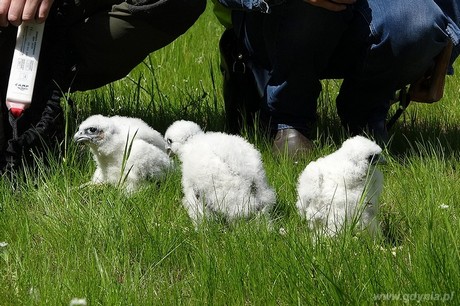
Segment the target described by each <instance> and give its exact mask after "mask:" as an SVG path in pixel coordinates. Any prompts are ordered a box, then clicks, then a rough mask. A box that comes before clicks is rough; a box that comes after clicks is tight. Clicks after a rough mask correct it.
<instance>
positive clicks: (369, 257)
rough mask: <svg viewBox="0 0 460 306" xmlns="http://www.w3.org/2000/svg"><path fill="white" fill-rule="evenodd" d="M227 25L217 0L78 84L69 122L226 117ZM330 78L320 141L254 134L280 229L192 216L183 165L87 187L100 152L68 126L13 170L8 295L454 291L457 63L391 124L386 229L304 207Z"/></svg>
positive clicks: (435, 296) (407, 297) (324, 296)
mask: <svg viewBox="0 0 460 306" xmlns="http://www.w3.org/2000/svg"><path fill="white" fill-rule="evenodd" d="M222 30H223V29H222V28H221V27H220V26H219V24H218V23H217V22H216V20H215V19H214V18H213V16H212V14H211V12H210V10H208V11H207V12H206V14H205V15H204V16H202V18H201V19H200V20H199V22H198V23H197V24H196V26H195V27H193V28H192V29H191V30H190V31H189V32H188V33H187V34H186V35H184V36H183V37H181V38H179V39H178V40H177V41H175V42H174V43H173V44H171V45H170V46H168V47H167V48H165V49H163V50H161V51H159V52H156V53H154V54H152V55H151V56H150V57H149V58H148V59H146V61H145V64H141V65H140V66H139V67H138V68H136V70H135V71H133V72H132V73H131V74H130V75H129V76H128V77H127V78H125V79H123V80H120V81H118V82H115V83H114V84H111V85H108V86H106V87H104V88H101V89H98V90H94V91H90V92H84V93H77V94H73V95H72V99H73V100H74V102H75V107H74V109H73V110H72V113H71V116H69V122H68V124H69V134H72V133H73V131H74V130H75V127H76V125H77V124H78V123H79V122H80V121H81V120H83V119H85V118H86V117H87V116H88V115H90V114H92V113H103V114H106V115H113V114H121V115H130V116H136V117H140V118H143V119H145V120H146V121H147V122H148V123H150V124H152V125H153V126H154V127H155V128H157V129H158V130H160V131H161V132H164V130H165V129H166V128H167V126H168V125H169V124H170V123H171V122H172V121H174V120H177V119H181V118H187V119H192V120H195V121H197V122H198V123H200V124H201V125H203V126H206V127H207V128H208V129H211V130H223V129H224V128H225V125H224V120H223V118H224V114H223V102H222V94H221V90H220V87H221V79H220V74H219V69H218V65H219V55H218V51H217V43H218V39H219V35H220V33H221V32H222ZM459 69H460V67H459ZM323 84H324V88H325V92H324V94H323V95H322V96H321V100H320V114H321V116H320V124H319V128H318V137H317V140H316V143H317V145H318V146H317V149H315V151H314V152H313V153H312V154H311V156H309V157H308V158H307V159H306V160H304V161H302V162H300V163H297V164H295V163H292V161H290V160H287V159H277V158H275V157H273V156H272V155H271V153H270V146H269V144H268V143H267V142H266V141H265V140H264V139H263V137H260V135H258V134H257V133H256V134H255V135H247V136H248V138H249V139H250V140H251V141H252V142H254V143H255V144H256V146H257V147H258V148H259V149H260V150H261V151H262V154H263V159H264V164H265V167H266V169H267V175H268V177H269V181H270V183H271V184H272V185H273V186H274V187H275V189H276V191H277V194H278V201H277V211H276V217H277V220H276V222H275V226H274V227H275V230H274V231H269V230H267V228H266V227H265V226H263V225H261V224H258V223H256V222H243V221H242V222H238V223H236V224H235V225H233V226H230V227H228V226H225V225H223V224H221V223H214V222H210V223H208V224H206V226H204V228H203V229H200V230H199V231H195V230H194V228H193V225H192V223H191V221H190V220H189V218H188V216H187V214H186V212H185V210H184V209H183V207H182V206H181V198H182V194H181V188H180V178H181V174H180V171H179V170H175V171H173V172H172V173H170V174H169V175H168V177H167V178H166V179H165V181H164V182H162V184H160V185H156V184H152V185H149V186H147V187H146V188H145V189H143V190H141V191H140V192H139V193H137V194H135V195H134V196H132V197H126V196H125V195H124V194H123V192H121V191H120V190H117V189H116V188H113V187H107V186H100V187H94V188H83V189H81V188H78V186H80V185H81V184H83V183H85V182H87V181H88V180H90V178H91V174H92V171H93V170H94V164H93V161H92V160H91V156H90V154H89V152H87V151H86V150H81V149H80V148H78V147H76V146H75V144H74V143H72V142H71V141H69V142H68V144H67V146H66V149H65V151H64V152H63V153H62V155H60V156H50V157H49V159H50V160H51V162H50V165H49V166H46V167H45V166H44V165H42V164H40V163H39V167H38V169H35V170H32V169H25V172H24V174H23V175H21V176H20V177H15V178H13V179H12V180H10V179H9V178H6V177H5V178H3V179H2V180H1V181H0V197H1V199H0V242H6V243H7V244H8V245H7V246H0V284H1V285H0V305H66V304H69V303H70V301H71V299H72V298H76V297H77V298H85V299H86V300H87V303H88V305H344V304H352V305H362V304H364V305H366V304H384V305H386V304H401V303H403V302H410V303H416V302H417V301H420V302H423V303H427V304H436V305H437V304H439V303H440V301H439V299H446V300H448V301H446V302H447V303H449V304H452V305H456V304H457V305H458V304H459V302H460V291H459V284H460V250H459V248H460V245H459V244H460V239H459V238H460V219H459V214H460V205H459V202H460V184H459V183H460V176H459V173H458V171H459V170H458V169H459V168H460V162H459V160H460V159H459V155H460V154H459V150H460V137H459V135H460V131H459V128H458V122H460V120H459V119H460V118H459V117H460V111H459V109H458V107H457V103H458V97H459V88H460V77H459V76H454V77H449V78H448V82H447V85H446V92H445V97H444V99H443V100H442V101H441V102H439V103H436V104H433V105H422V104H413V105H411V106H410V107H409V109H408V111H407V112H406V113H405V115H404V117H403V118H402V119H401V120H400V121H399V122H398V123H397V124H396V126H395V127H394V130H393V132H394V136H393V137H394V138H393V142H392V143H393V145H392V147H391V149H390V150H389V151H388V152H386V158H387V160H388V163H387V165H385V166H383V167H382V171H383V172H384V175H385V183H384V190H383V193H382V196H381V211H380V214H379V218H380V221H381V223H382V228H383V230H384V233H385V235H384V238H382V239H379V240H373V239H370V237H368V236H366V235H365V234H357V235H355V234H352V233H349V232H347V233H344V234H342V235H339V236H338V237H336V238H335V239H326V238H324V239H319V240H316V241H314V240H313V239H312V235H311V234H310V232H309V231H308V230H307V226H306V224H305V222H303V221H302V220H300V218H299V217H298V216H297V214H296V211H295V207H294V204H295V200H296V194H295V187H296V182H297V178H298V175H299V174H300V172H301V171H302V170H303V169H304V167H305V166H306V164H307V163H308V162H309V161H310V160H313V159H316V158H317V157H319V156H322V155H324V154H327V153H330V152H332V151H334V150H335V149H337V148H338V147H339V146H340V144H341V141H343V136H342V135H341V133H340V132H337V129H338V126H339V123H338V119H337V116H336V114H335V110H334V103H333V100H334V98H335V95H336V93H337V89H338V84H339V82H338V81H325V82H324V83H323ZM280 228H283V229H284V231H285V232H282V231H281V232H280V231H279V229H280Z"/></svg>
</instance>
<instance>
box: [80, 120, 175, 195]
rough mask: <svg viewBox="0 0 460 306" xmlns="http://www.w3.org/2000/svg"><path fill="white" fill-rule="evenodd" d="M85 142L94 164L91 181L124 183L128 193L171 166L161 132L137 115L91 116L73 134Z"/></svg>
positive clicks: (158, 175) (96, 182) (157, 176)
mask: <svg viewBox="0 0 460 306" xmlns="http://www.w3.org/2000/svg"><path fill="white" fill-rule="evenodd" d="M74 140H75V141H76V142H77V143H83V144H85V145H87V146H88V147H89V148H90V150H91V152H92V154H93V158H94V160H95V162H96V164H97V168H96V171H95V172H94V175H93V178H92V180H91V182H92V183H94V184H102V183H107V184H111V185H114V186H119V185H121V184H124V185H123V186H124V188H125V190H126V191H127V193H132V192H135V191H137V190H138V188H139V187H140V185H141V184H142V183H143V182H144V181H145V180H147V179H150V178H152V179H159V178H161V177H163V176H164V174H165V173H166V171H167V170H168V169H169V168H170V167H171V160H170V158H169V156H168V155H167V154H166V152H165V145H166V143H165V141H164V139H163V137H162V135H161V134H160V133H159V132H158V131H156V130H154V129H153V128H151V127H150V126H149V125H148V124H147V123H145V122H144V121H142V120H141V119H138V118H130V117H122V116H113V117H106V116H102V115H93V116H90V117H89V118H87V119H86V120H85V121H83V122H82V123H81V124H80V126H79V128H78V131H77V132H76V133H75V135H74Z"/></svg>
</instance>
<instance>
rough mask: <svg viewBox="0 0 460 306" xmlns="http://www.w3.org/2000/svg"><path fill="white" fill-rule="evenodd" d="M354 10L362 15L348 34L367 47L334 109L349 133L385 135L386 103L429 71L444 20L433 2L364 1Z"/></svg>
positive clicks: (444, 38)
mask: <svg viewBox="0 0 460 306" xmlns="http://www.w3.org/2000/svg"><path fill="white" fill-rule="evenodd" d="M355 9H356V10H357V11H358V12H359V14H361V15H357V16H360V17H359V18H355V20H354V24H353V25H352V26H351V28H355V30H356V27H360V29H359V30H357V31H355V32H354V33H353V34H352V35H361V37H364V41H363V43H362V44H363V45H364V46H365V45H367V47H366V49H365V53H363V56H361V57H358V58H357V61H356V63H355V65H354V66H353V67H351V69H349V70H348V71H347V72H346V74H345V78H344V81H343V84H342V87H341V90H340V93H339V96H338V97H337V109H338V113H339V116H340V117H341V119H342V123H343V124H344V125H346V126H348V127H349V128H350V130H351V131H352V132H359V131H360V130H362V129H363V128H369V129H370V130H371V131H372V130H374V131H376V132H377V133H380V132H383V133H386V131H384V129H385V127H384V124H385V119H386V116H387V114H388V109H389V101H390V99H391V98H392V97H393V96H394V93H395V91H396V90H397V89H400V88H401V87H403V86H405V85H407V84H410V83H412V82H414V81H416V80H417V79H419V78H420V77H422V76H423V74H424V73H425V72H426V71H427V70H428V69H429V68H430V67H432V65H433V63H434V61H433V58H434V57H435V56H436V55H437V54H439V52H440V51H441V50H442V49H443V47H444V46H445V45H446V44H447V41H448V35H447V33H446V29H447V23H448V20H447V18H446V17H445V16H444V14H443V13H442V11H441V10H440V8H439V7H438V6H437V5H436V4H435V3H434V1H432V0H412V1H411V4H410V5H408V4H407V3H406V2H405V1H392V2H391V3H388V1H387V0H368V1H361V2H358V4H357V5H356V6H355ZM363 21H364V22H363ZM366 32H367V34H366ZM363 34H365V35H363ZM379 130H380V131H379ZM377 136H384V135H377Z"/></svg>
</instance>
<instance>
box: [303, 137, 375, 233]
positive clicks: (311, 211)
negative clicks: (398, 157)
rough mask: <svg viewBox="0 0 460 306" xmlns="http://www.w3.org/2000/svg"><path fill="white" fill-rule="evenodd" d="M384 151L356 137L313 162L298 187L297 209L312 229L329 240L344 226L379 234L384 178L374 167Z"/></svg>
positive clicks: (304, 172)
mask: <svg viewBox="0 0 460 306" xmlns="http://www.w3.org/2000/svg"><path fill="white" fill-rule="evenodd" d="M381 152H382V149H381V148H380V147H379V146H378V145H377V144H376V143H375V142H373V141H371V140H369V139H367V138H365V137H363V136H355V137H353V138H350V139H347V140H346V141H345V142H344V143H343V144H342V147H341V148H340V149H339V150H337V151H335V152H333V153H332V154H330V155H327V156H325V157H322V158H319V159H318V160H316V161H312V162H311V163H309V164H308V165H307V167H306V168H305V170H304V171H303V172H302V173H301V175H300V177H299V180H298V184H297V193H298V199H297V203H296V206H297V209H298V212H299V214H300V216H301V217H304V218H305V219H306V220H307V221H308V222H309V226H310V228H312V229H315V230H319V231H320V232H321V233H325V234H327V235H330V236H334V235H335V234H337V233H338V232H339V231H340V230H341V229H342V228H343V226H344V225H345V224H353V222H357V224H358V225H359V226H360V227H361V228H368V229H369V231H370V232H371V233H372V234H375V233H376V231H378V227H379V226H378V221H377V216H376V215H377V212H378V198H379V196H380V193H381V191H382V188H383V174H382V172H381V171H380V170H378V169H377V168H376V167H375V164H376V163H378V162H379V159H380V153H381Z"/></svg>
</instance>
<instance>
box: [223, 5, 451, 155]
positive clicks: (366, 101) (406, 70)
mask: <svg viewBox="0 0 460 306" xmlns="http://www.w3.org/2000/svg"><path fill="white" fill-rule="evenodd" d="M218 1H219V4H220V5H222V6H224V7H226V8H227V9H230V10H231V25H232V26H233V27H232V28H231V29H230V30H227V32H228V31H233V33H232V34H233V35H236V36H237V37H238V43H239V44H240V48H241V47H242V48H244V52H245V53H246V58H247V61H246V67H249V68H250V69H251V70H252V74H253V78H254V79H255V81H254V83H255V84H256V85H255V86H256V87H257V92H258V93H259V98H260V108H261V119H262V121H264V122H265V123H266V124H267V125H269V127H270V128H271V131H272V133H271V134H272V136H273V150H274V153H276V154H279V153H284V152H287V153H288V154H289V155H290V156H293V155H297V154H299V153H305V152H308V151H309V150H310V149H311V148H312V141H311V139H312V137H314V135H313V133H314V132H315V131H316V129H315V123H316V117H317V99H318V97H319V94H320V92H321V83H320V80H321V79H325V78H336V79H343V83H342V85H341V88H340V92H339V95H338V96H337V99H336V104H337V112H338V115H339V117H340V119H341V123H342V125H343V127H344V128H345V129H346V130H347V131H348V132H349V133H350V134H352V135H355V134H361V133H367V134H371V135H373V136H374V137H375V138H376V140H377V141H379V142H380V143H381V144H385V143H386V142H387V140H388V132H387V128H386V119H387V115H388V111H389V106H390V101H391V99H392V98H393V97H394V94H395V92H396V91H397V90H398V89H400V88H402V87H404V86H406V85H408V84H412V83H414V82H416V81H417V80H419V79H420V78H421V77H423V76H424V74H425V73H427V71H430V69H432V67H433V65H434V62H435V58H436V57H437V55H438V54H440V53H441V51H442V50H443V48H445V47H446V46H447V45H448V44H449V41H452V42H453V44H454V47H453V52H452V56H451V58H450V64H452V62H453V61H454V60H455V58H456V57H457V55H458V54H459V50H460V44H459V38H460V29H459V25H460V5H459V4H458V1H456V0H415V1H412V2H411V6H408V5H407V3H406V2H405V1H393V2H392V3H391V4H389V3H388V1H386V0H335V1H332V0H262V1H260V0H244V1H239V0H218ZM221 20H222V18H221ZM225 38H226V36H225V35H224V36H223V37H222V39H223V40H224V39H225ZM221 43H222V41H221ZM229 60H230V61H231V60H232V59H231V58H230V59H229ZM244 90H246V89H244ZM229 101H230V102H229ZM231 101H232V100H229V99H227V100H226V104H229V103H231Z"/></svg>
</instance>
